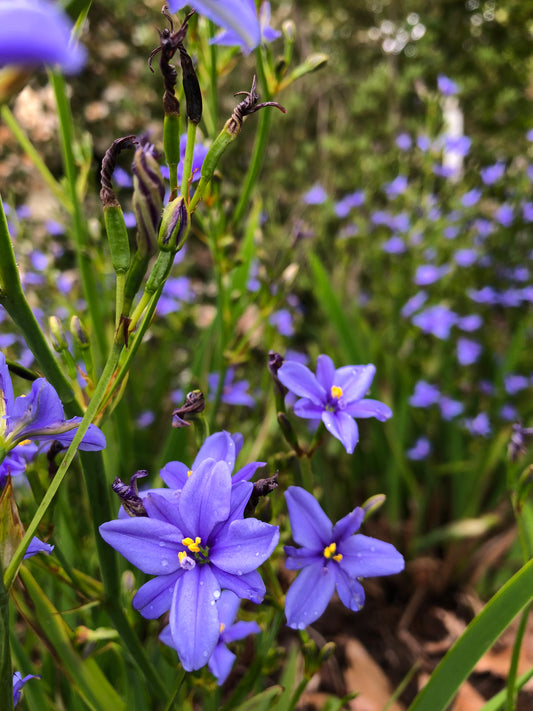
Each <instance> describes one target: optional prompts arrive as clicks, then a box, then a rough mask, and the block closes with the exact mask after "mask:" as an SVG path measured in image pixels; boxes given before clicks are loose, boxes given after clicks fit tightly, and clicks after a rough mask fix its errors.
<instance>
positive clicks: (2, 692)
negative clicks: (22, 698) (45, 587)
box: [0, 580, 13, 711]
mask: <svg viewBox="0 0 533 711" xmlns="http://www.w3.org/2000/svg"><path fill="white" fill-rule="evenodd" d="M0 708H1V709H5V711H13V670H12V668H11V650H10V646H9V595H8V594H7V591H6V590H5V588H4V585H3V582H2V580H0Z"/></svg>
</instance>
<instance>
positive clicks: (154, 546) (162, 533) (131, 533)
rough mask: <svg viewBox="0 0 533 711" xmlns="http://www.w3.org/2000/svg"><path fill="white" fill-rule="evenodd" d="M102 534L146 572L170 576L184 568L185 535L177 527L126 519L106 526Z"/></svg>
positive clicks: (151, 521) (109, 522) (127, 558)
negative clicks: (182, 557)
mask: <svg viewBox="0 0 533 711" xmlns="http://www.w3.org/2000/svg"><path fill="white" fill-rule="evenodd" d="M99 531H100V535H101V536H102V538H103V539H104V541H106V543H109V545H110V546H112V547H113V548H114V549H115V550H117V551H118V552H119V553H120V554H121V555H123V556H124V558H126V560H129V562H130V563H132V564H133V565H135V566H136V567H137V568H139V570H142V572H143V573H148V574H149V575H168V574H169V573H172V572H174V571H176V570H178V569H179V568H180V561H179V558H178V551H181V550H183V546H182V545H181V540H182V538H183V536H182V535H181V533H180V531H178V530H177V529H176V528H175V527H174V526H171V525H170V524H169V523H165V522H163V521H157V520H156V519H153V518H144V517H141V518H125V519H118V520H117V521H108V522H107V523H103V524H102V525H101V526H100V528H99Z"/></svg>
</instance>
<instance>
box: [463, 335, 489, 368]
mask: <svg viewBox="0 0 533 711" xmlns="http://www.w3.org/2000/svg"><path fill="white" fill-rule="evenodd" d="M482 350H483V348H482V347H481V345H480V344H479V343H477V342H476V341H472V340H470V339H469V338H458V339H457V360H458V361H459V365H472V364H473V363H475V362H476V361H477V360H478V358H479V356H480V355H481V352H482Z"/></svg>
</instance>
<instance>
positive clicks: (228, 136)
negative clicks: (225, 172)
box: [189, 75, 287, 212]
mask: <svg viewBox="0 0 533 711" xmlns="http://www.w3.org/2000/svg"><path fill="white" fill-rule="evenodd" d="M256 85H257V80H256V77H255V75H254V78H253V81H252V88H251V89H250V91H238V92H237V93H236V94H235V96H238V95H239V94H244V95H245V96H246V98H245V99H243V101H241V102H240V103H239V104H237V106H236V107H235V108H234V109H233V113H232V115H231V116H230V118H229V119H228V120H227V121H226V123H225V124H224V128H223V129H222V131H221V132H220V133H219V134H218V136H217V137H216V139H215V140H214V142H213V145H212V146H211V148H210V149H209V151H208V152H207V155H206V157H205V159H204V162H203V164H202V170H201V173H200V182H199V183H198V187H197V188H196V192H195V193H194V195H193V198H192V200H191V203H190V205H189V209H190V211H191V212H192V211H193V210H194V208H195V207H196V205H197V204H198V203H199V201H200V199H201V198H202V195H203V193H204V191H205V189H206V187H207V186H208V185H209V183H210V182H211V179H212V177H213V173H214V172H215V168H216V167H217V165H218V161H219V160H220V158H221V157H222V154H223V153H224V151H225V150H226V148H227V147H228V146H229V145H230V143H232V142H233V141H234V140H235V139H236V138H237V136H238V135H239V134H240V132H241V129H242V124H243V121H244V119H245V118H246V116H249V115H250V114H253V113H255V112H256V111H259V109H262V108H264V107H265V106H275V107H276V108H277V109H279V110H280V111H282V112H283V113H284V114H285V113H287V110H286V109H285V107H283V106H282V105H281V104H278V102H277V101H264V102H263V103H260V104H258V103H257V102H258V101H259V95H258V94H257V92H256V90H255V89H256Z"/></svg>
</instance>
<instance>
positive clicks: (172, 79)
mask: <svg viewBox="0 0 533 711" xmlns="http://www.w3.org/2000/svg"><path fill="white" fill-rule="evenodd" d="M161 13H162V14H163V15H164V16H165V17H166V18H167V20H168V21H169V23H170V28H168V27H166V28H165V29H164V30H158V32H159V47H156V48H155V49H154V50H152V52H151V53H150V58H149V60H148V65H149V67H150V69H152V59H153V58H154V57H155V55H156V54H158V53H159V52H161V57H160V59H159V67H160V69H161V74H162V75H163V82H164V85H165V93H164V95H163V108H164V110H165V114H176V115H178V116H179V112H180V105H179V101H178V100H177V98H176V96H175V92H174V89H175V86H176V81H177V78H178V75H177V72H176V69H175V68H174V67H173V66H172V64H170V60H171V59H172V57H173V56H174V55H175V54H176V50H178V49H179V51H180V57H181V67H182V70H183V72H184V89H185V98H186V100H187V104H188V103H189V98H188V96H187V88H186V87H185V70H184V68H183V64H184V59H183V56H182V52H184V53H185V54H186V55H187V52H186V51H185V48H184V47H183V40H184V39H185V36H186V35H187V30H188V29H189V19H190V17H191V15H193V14H194V10H192V12H190V13H189V14H188V15H187V16H186V18H185V20H184V21H183V23H182V24H181V27H180V28H179V29H178V30H177V31H176V32H174V23H173V22H172V18H171V16H170V15H169V12H168V6H167V5H163V8H162V10H161ZM187 58H188V59H189V62H190V68H191V69H192V72H193V73H194V68H193V67H192V62H191V60H190V57H189V55H187ZM185 62H186V60H185ZM152 71H153V69H152ZM194 78H195V79H196V74H194ZM188 82H189V83H190V77H189V78H188ZM196 83H198V80H196ZM198 88H199V87H198ZM200 102H201V97H200ZM187 113H188V108H187ZM200 115H201V103H200ZM192 120H193V119H191V121H192ZM198 120H200V119H198Z"/></svg>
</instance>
